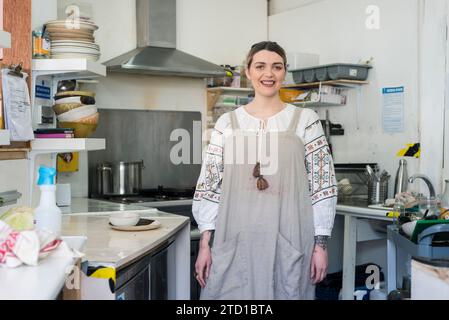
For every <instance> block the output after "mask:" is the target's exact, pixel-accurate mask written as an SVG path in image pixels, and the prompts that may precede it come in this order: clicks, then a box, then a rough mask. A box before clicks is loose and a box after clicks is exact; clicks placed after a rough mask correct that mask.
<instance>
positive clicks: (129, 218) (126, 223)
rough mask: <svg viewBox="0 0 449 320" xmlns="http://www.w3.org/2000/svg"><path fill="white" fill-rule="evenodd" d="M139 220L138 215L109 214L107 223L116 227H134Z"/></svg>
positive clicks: (128, 213) (127, 213) (124, 213)
mask: <svg viewBox="0 0 449 320" xmlns="http://www.w3.org/2000/svg"><path fill="white" fill-rule="evenodd" d="M139 220H140V215H139V214H138V213H135V212H120V213H114V214H111V216H110V217H109V222H110V223H111V224H112V225H114V226H116V227H131V226H135V225H136V224H137V223H138V222H139Z"/></svg>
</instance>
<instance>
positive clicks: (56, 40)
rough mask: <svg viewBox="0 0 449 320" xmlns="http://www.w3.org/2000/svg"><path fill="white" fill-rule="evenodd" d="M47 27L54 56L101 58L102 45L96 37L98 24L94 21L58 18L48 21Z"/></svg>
mask: <svg viewBox="0 0 449 320" xmlns="http://www.w3.org/2000/svg"><path fill="white" fill-rule="evenodd" d="M46 28H47V30H48V32H49V33H50V39H51V57H52V58H55V59H66V58H85V59H89V60H92V61H97V60H98V59H99V58H100V47H99V46H98V45H97V44H96V43H95V38H94V32H95V31H96V30H98V26H97V25H95V24H94V23H92V22H86V21H83V20H80V21H78V22H75V23H71V22H70V21H68V22H66V21H65V20H57V21H50V22H47V23H46Z"/></svg>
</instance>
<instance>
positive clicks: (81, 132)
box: [58, 122, 98, 138]
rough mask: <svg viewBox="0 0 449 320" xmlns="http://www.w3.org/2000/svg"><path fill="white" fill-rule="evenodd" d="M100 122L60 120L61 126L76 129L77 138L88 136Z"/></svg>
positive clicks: (59, 124) (59, 125)
mask: <svg viewBox="0 0 449 320" xmlns="http://www.w3.org/2000/svg"><path fill="white" fill-rule="evenodd" d="M97 126H98V124H96V123H95V124H91V123H81V122H58V127H59V128H73V129H75V138H88V137H89V136H90V135H91V134H92V133H93V132H94V131H95V130H96V129H97Z"/></svg>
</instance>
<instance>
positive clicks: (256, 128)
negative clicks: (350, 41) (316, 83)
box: [193, 41, 337, 300]
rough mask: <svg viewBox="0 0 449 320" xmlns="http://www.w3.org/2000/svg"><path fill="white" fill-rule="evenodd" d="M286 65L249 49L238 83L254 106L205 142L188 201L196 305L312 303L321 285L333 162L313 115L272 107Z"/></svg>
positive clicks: (273, 52) (276, 52) (271, 47)
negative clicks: (248, 88) (196, 246)
mask: <svg viewBox="0 0 449 320" xmlns="http://www.w3.org/2000/svg"><path fill="white" fill-rule="evenodd" d="M286 60H287V59H286V55H285V51H284V50H283V49H282V48H281V47H280V46H279V45H278V44H276V43H275V42H269V41H264V42H260V43H257V44H255V45H253V46H252V48H251V50H250V52H249V53H248V56H247V68H246V70H247V71H246V75H247V77H248V79H250V80H251V82H252V84H253V87H254V90H255V98H254V100H253V101H252V102H251V103H249V104H248V105H245V106H241V107H239V108H237V109H236V110H234V111H232V112H229V113H226V114H224V115H223V116H221V117H220V118H219V119H218V121H217V123H216V125H215V128H214V131H213V133H212V136H211V143H210V145H209V146H208V149H207V152H206V156H205V159H204V163H203V166H202V170H201V174H200V177H199V179H198V184H197V188H196V192H195V197H194V202H193V214H194V217H195V220H196V221H197V223H198V227H199V229H200V232H201V240H200V250H199V254H198V258H197V261H196V264H195V276H196V279H197V280H198V282H199V283H200V285H201V287H202V288H203V290H202V292H201V299H256V300H259V299H260V300H265V299H314V295H315V290H314V285H315V284H316V283H318V282H320V281H321V280H323V279H324V277H325V276H326V271H327V264H328V257H327V250H326V245H327V239H328V237H329V236H330V235H331V231H332V227H333V222H334V217H335V207H336V196H337V188H336V180H335V174H334V168H333V163H332V157H331V155H330V153H329V147H328V144H327V142H326V139H325V137H324V134H323V129H322V127H321V122H320V121H319V118H318V116H317V114H316V113H315V112H314V111H312V110H308V109H300V108H297V107H295V106H293V105H289V104H284V103H283V102H282V101H281V100H280V98H279V89H280V88H281V86H282V82H283V81H284V79H285V75H286V72H287V71H286V67H287V61H286ZM239 141H240V142H239ZM235 147H236V148H235ZM235 150H240V151H237V152H235V153H236V154H234V151H235ZM242 150H243V151H242ZM267 151H269V152H270V154H269V159H268V160H269V161H263V159H262V158H263V157H264V156H265V157H266V152H267ZM242 153H244V155H247V158H248V159H246V158H245V157H243V158H245V160H244V161H243V162H242V161H240V162H239V159H240V160H241V159H242V157H241V156H242ZM237 158H239V159H237ZM249 158H252V159H253V160H254V158H255V161H250V160H251V159H249ZM265 160H267V159H265ZM273 167H274V168H275V170H273ZM212 239H213V249H211V245H212Z"/></svg>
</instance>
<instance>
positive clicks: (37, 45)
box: [33, 30, 42, 59]
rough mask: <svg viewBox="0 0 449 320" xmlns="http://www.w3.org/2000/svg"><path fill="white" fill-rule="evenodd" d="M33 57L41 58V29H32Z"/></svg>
mask: <svg viewBox="0 0 449 320" xmlns="http://www.w3.org/2000/svg"><path fill="white" fill-rule="evenodd" d="M33 58H34V59H39V58H42V31H40V30H35V31H33Z"/></svg>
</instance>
